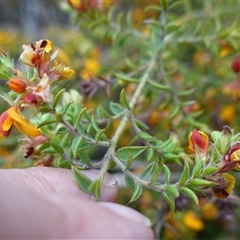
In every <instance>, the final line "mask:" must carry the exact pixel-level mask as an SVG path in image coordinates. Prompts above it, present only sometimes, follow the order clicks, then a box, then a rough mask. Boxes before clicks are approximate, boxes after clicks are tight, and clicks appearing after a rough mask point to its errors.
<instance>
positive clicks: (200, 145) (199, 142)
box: [189, 129, 209, 152]
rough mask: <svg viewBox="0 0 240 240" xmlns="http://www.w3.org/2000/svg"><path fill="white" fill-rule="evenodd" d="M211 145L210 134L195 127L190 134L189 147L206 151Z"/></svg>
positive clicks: (193, 149)
mask: <svg viewBox="0 0 240 240" xmlns="http://www.w3.org/2000/svg"><path fill="white" fill-rule="evenodd" d="M208 145H209V138H208V136H207V135H206V134H205V133H204V132H202V131H197V130H196V129H194V130H193V131H192V132H191V133H190V135H189V148H190V149H191V150H192V151H194V152H196V150H198V149H200V150H201V151H202V152H206V151H207V149H208Z"/></svg>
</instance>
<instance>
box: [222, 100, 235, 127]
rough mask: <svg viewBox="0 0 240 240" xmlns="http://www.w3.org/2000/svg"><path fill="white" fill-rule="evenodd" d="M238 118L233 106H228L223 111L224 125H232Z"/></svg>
mask: <svg viewBox="0 0 240 240" xmlns="http://www.w3.org/2000/svg"><path fill="white" fill-rule="evenodd" d="M235 116H236V109H235V107H234V106H233V105H226V106H224V107H223V108H222V109H221V112H220V118H221V120H222V121H224V123H227V124H229V123H231V122H232V121H233V120H234V118H235Z"/></svg>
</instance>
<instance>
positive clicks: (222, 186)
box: [212, 173, 236, 198]
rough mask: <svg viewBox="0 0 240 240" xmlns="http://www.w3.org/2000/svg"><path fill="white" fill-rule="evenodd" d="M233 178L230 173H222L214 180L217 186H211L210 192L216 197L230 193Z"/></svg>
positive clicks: (222, 196)
mask: <svg viewBox="0 0 240 240" xmlns="http://www.w3.org/2000/svg"><path fill="white" fill-rule="evenodd" d="M235 182H236V181H235V178H234V177H233V176H232V175H231V174H230V173H222V174H221V175H219V178H218V179H217V180H216V183H218V185H217V186H215V187H212V193H213V195H214V196H215V197H216V198H226V197H228V195H230V194H231V192H232V190H233V188H234V186H235Z"/></svg>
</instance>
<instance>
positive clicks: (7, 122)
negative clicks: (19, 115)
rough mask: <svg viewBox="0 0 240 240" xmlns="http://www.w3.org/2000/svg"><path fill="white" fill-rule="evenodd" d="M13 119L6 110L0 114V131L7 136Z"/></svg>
mask: <svg viewBox="0 0 240 240" xmlns="http://www.w3.org/2000/svg"><path fill="white" fill-rule="evenodd" d="M13 122H14V120H13V119H12V118H11V117H10V116H9V115H8V113H7V111H5V112H3V113H2V114H1V115H0V133H1V134H2V135H3V136H4V137H7V136H8V135H9V134H10V133H11V129H12V124H13Z"/></svg>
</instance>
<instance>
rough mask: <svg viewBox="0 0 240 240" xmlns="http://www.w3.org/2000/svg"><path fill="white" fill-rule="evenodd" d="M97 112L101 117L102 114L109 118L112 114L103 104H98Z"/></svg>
mask: <svg viewBox="0 0 240 240" xmlns="http://www.w3.org/2000/svg"><path fill="white" fill-rule="evenodd" d="M97 114H98V116H99V118H101V116H104V117H107V118H108V117H110V114H109V113H108V111H107V110H106V109H105V108H104V107H103V106H102V105H99V106H98V108H97Z"/></svg>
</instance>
